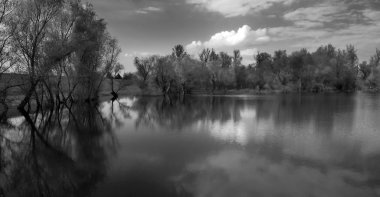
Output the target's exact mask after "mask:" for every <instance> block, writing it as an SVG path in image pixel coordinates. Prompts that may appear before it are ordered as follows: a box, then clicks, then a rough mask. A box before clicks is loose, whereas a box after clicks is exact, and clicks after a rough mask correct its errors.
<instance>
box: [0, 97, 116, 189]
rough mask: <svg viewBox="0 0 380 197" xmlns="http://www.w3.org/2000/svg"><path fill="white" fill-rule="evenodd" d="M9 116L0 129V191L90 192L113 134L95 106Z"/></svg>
mask: <svg viewBox="0 0 380 197" xmlns="http://www.w3.org/2000/svg"><path fill="white" fill-rule="evenodd" d="M21 114H22V116H21V117H17V118H13V119H9V120H8V124H7V125H3V126H2V130H3V132H2V133H1V134H2V136H1V166H0V168H1V179H0V186H1V192H2V196H89V195H90V194H91V193H93V191H94V189H95V188H96V186H97V184H98V183H99V182H100V181H102V180H103V178H104V177H105V175H106V171H107V157H108V155H109V154H110V153H112V152H114V151H115V150H116V149H115V143H116V141H115V139H114V136H113V134H112V131H111V129H110V126H109V123H108V122H107V121H105V120H104V119H103V118H102V116H101V114H99V111H98V110H97V106H91V105H90V104H81V105H73V106H63V105H62V106H60V107H59V108H56V109H44V110H43V111H38V112H37V113H35V114H28V113H27V112H25V111H22V112H21Z"/></svg>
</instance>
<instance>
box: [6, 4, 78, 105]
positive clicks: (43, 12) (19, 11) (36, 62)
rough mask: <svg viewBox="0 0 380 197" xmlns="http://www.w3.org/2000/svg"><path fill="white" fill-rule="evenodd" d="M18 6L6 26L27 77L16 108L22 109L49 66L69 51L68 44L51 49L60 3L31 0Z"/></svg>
mask: <svg viewBox="0 0 380 197" xmlns="http://www.w3.org/2000/svg"><path fill="white" fill-rule="evenodd" d="M18 3H19V4H18V5H17V7H15V10H14V13H13V15H12V17H11V18H12V19H11V20H10V21H9V25H10V27H11V28H12V29H13V30H14V33H13V34H12V36H11V39H12V44H13V46H12V47H13V49H14V51H15V52H16V54H17V55H18V56H19V57H20V59H19V61H18V64H19V65H22V68H23V70H24V71H25V72H26V73H27V74H28V76H29V81H28V83H29V84H30V86H29V88H28V90H26V94H25V97H24V99H23V100H22V102H21V103H20V105H19V109H22V108H24V106H25V105H26V104H27V103H28V102H29V100H30V98H31V96H32V94H33V93H34V92H35V90H36V87H37V85H38V84H39V83H40V82H44V81H45V80H46V78H47V77H48V74H50V73H51V72H50V71H51V69H52V67H53V66H55V65H56V64H57V63H58V62H60V61H62V60H63V59H64V58H65V57H67V56H69V55H70V54H71V52H72V50H70V48H71V47H70V46H68V45H66V47H57V48H56V50H53V51H52V50H51V49H52V48H53V47H52V46H53V45H54V42H52V37H50V36H51V35H52V34H50V32H51V30H52V29H51V27H52V26H51V25H52V21H53V20H54V19H55V17H57V16H59V15H60V13H61V11H62V9H61V8H62V7H63V3H64V2H63V1H61V0H52V1H46V0H30V1H19V2H18ZM43 84H45V85H46V84H47V83H43ZM50 95H51V94H50Z"/></svg>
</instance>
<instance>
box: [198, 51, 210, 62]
mask: <svg viewBox="0 0 380 197" xmlns="http://www.w3.org/2000/svg"><path fill="white" fill-rule="evenodd" d="M210 55H211V51H210V49H208V48H207V49H203V50H202V52H201V53H200V54H199V59H200V60H201V62H203V63H207V62H208V61H210Z"/></svg>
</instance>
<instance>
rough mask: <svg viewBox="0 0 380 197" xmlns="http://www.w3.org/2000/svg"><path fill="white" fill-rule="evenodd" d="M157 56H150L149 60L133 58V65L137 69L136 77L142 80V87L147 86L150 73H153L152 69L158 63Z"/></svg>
mask: <svg viewBox="0 0 380 197" xmlns="http://www.w3.org/2000/svg"><path fill="white" fill-rule="evenodd" d="M158 59H159V58H158V57H157V56H151V57H149V58H138V57H136V58H135V61H134V64H135V67H136V69H137V76H138V77H139V78H140V80H142V87H146V86H147V82H148V79H149V77H150V75H151V74H152V72H153V71H154V67H155V65H156V64H157V62H158Z"/></svg>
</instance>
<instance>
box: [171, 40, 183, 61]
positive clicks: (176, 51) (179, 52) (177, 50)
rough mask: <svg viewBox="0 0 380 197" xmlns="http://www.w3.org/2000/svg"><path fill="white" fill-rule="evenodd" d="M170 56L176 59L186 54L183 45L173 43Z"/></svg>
mask: <svg viewBox="0 0 380 197" xmlns="http://www.w3.org/2000/svg"><path fill="white" fill-rule="evenodd" d="M172 56H173V57H175V58H176V59H181V58H183V57H184V56H186V52H185V48H184V47H183V45H180V44H178V45H175V46H174V48H173V49H172Z"/></svg>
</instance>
